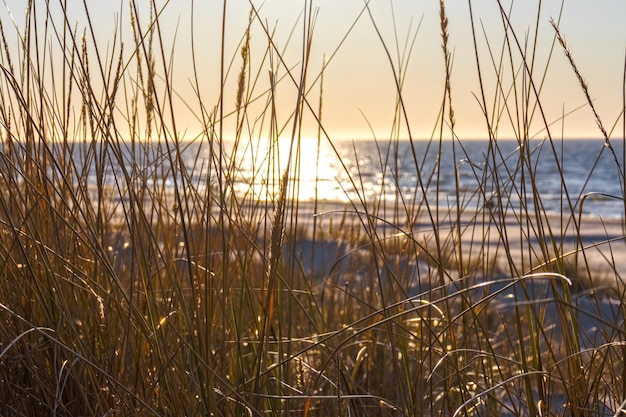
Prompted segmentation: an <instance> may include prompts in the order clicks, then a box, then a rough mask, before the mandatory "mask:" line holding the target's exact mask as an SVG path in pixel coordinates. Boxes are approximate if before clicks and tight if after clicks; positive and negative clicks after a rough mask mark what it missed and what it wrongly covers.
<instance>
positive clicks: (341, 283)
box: [0, 0, 626, 416]
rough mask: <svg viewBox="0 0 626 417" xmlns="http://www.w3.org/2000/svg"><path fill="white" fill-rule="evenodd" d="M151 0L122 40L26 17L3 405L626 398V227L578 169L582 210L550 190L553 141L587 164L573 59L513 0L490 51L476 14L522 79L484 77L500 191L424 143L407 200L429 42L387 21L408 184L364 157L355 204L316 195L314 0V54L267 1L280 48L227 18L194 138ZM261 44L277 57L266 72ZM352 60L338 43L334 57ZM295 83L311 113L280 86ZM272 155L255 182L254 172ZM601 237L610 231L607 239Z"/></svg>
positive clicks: (389, 151) (353, 181)
mask: <svg viewBox="0 0 626 417" xmlns="http://www.w3.org/2000/svg"><path fill="white" fill-rule="evenodd" d="M137 3H138V2H137ZM137 3H136V2H135V0H132V1H130V8H129V10H128V11H126V12H129V13H130V15H131V16H132V18H131V24H132V40H131V41H130V42H129V41H128V40H126V43H122V42H121V40H120V39H119V38H118V36H117V34H118V32H117V31H116V32H115V33H114V34H113V39H112V40H110V43H109V45H108V48H107V49H106V50H105V49H98V48H97V47H96V46H95V45H102V43H101V40H100V39H98V38H97V36H100V35H99V34H98V35H96V33H95V32H94V31H93V27H92V26H90V25H89V24H88V25H87V26H86V27H85V28H76V27H75V25H74V22H72V21H71V20H70V18H69V17H68V16H67V14H63V13H61V14H60V15H59V14H55V15H52V14H49V15H47V14H44V15H43V16H46V15H47V16H48V17H47V18H45V17H42V15H41V14H40V13H39V11H38V10H36V7H44V6H42V5H41V4H40V3H38V2H29V5H28V7H27V8H26V15H25V17H24V19H25V20H24V21H25V22H26V24H25V25H23V26H20V25H17V24H16V25H15V26H14V27H12V26H10V25H8V24H7V23H6V22H1V23H2V31H1V32H0V36H1V37H2V43H3V47H2V52H1V53H0V57H1V58H0V64H1V70H2V75H1V77H0V96H1V97H2V102H1V105H0V125H1V129H0V131H1V132H2V140H3V145H2V152H1V154H0V158H1V159H0V276H1V279H0V414H1V415H10V416H39V415H52V416H78V415H89V416H113V415H123V416H126V415H129V416H131V415H132V416H135V415H137V416H148V415H150V416H152V415H155V416H157V415H158V416H178V415H180V416H183V415H204V416H209V415H213V416H241V415H246V416H265V415H272V416H278V415H301V416H313V415H320V416H326V415H328V416H338V415H340V416H352V415H380V416H422V415H446V416H478V415H480V416H494V415H500V416H505V415H511V416H547V415H559V416H561V415H562V416H570V415H571V416H589V415H597V416H604V415H620V413H623V411H622V410H623V407H624V403H625V402H626V367H625V366H624V356H625V353H626V334H625V333H626V330H625V328H624V322H623V313H624V310H625V308H626V304H624V301H623V300H624V291H625V290H626V286H624V283H623V280H622V275H621V274H622V273H623V271H622V270H620V262H621V260H623V259H624V258H623V256H624V255H625V254H626V250H625V248H624V240H623V233H624V232H623V221H622V220H619V219H605V220H603V219H598V218H589V217H586V216H584V215H583V214H582V210H580V206H581V204H582V203H581V202H583V201H585V199H586V198H588V196H587V195H572V194H570V192H569V191H568V188H567V183H566V181H565V177H564V175H563V173H562V170H560V169H559V171H560V172H561V176H560V181H561V183H562V188H561V189H562V196H561V198H562V210H561V212H560V213H558V214H554V213H549V212H547V211H546V210H545V209H544V206H543V204H542V195H541V194H540V193H539V192H538V191H537V183H538V179H537V177H536V175H537V173H536V171H535V169H536V165H535V162H536V160H537V158H538V154H539V153H540V152H543V153H544V155H545V154H548V155H550V157H551V158H553V160H554V164H555V165H557V166H559V164H561V163H562V160H561V154H560V153H559V149H560V146H561V142H560V140H559V138H557V137H553V135H552V134H551V131H552V130H551V125H550V123H549V122H548V121H547V120H546V118H545V116H544V112H543V108H542V104H541V100H540V94H539V92H540V90H541V88H542V82H543V79H544V78H545V73H546V72H547V71H548V66H549V61H550V60H548V64H547V65H546V67H545V68H543V69H540V68H538V67H533V66H532V62H533V61H532V57H533V51H532V50H530V51H529V50H528V49H527V47H526V46H522V44H521V42H522V39H521V38H520V37H521V36H522V34H518V33H516V32H514V31H513V29H512V28H511V26H509V25H508V23H507V19H508V14H507V13H508V12H507V10H504V9H502V24H503V26H504V28H505V29H504V32H505V34H506V35H505V38H504V39H493V40H491V39H488V43H489V45H490V46H491V47H493V48H492V49H490V51H491V53H490V54H489V57H490V61H489V62H485V61H482V60H479V58H478V57H479V54H478V50H479V49H480V48H482V46H481V45H483V43H482V41H484V40H482V38H481V39H479V35H478V34H477V33H478V32H479V28H478V27H477V25H478V22H476V21H474V20H472V21H471V24H472V28H473V29H474V33H475V35H474V36H475V48H476V51H477V54H476V68H475V69H476V70H478V74H480V75H481V76H484V80H485V82H487V80H488V79H493V75H494V74H495V79H496V82H495V84H494V85H489V86H487V85H483V84H482V82H483V78H481V90H480V91H479V92H478V93H477V98H478V101H479V104H478V105H479V106H480V107H481V109H482V110H483V113H484V118H485V132H484V134H485V139H488V140H489V148H488V151H487V153H486V154H485V155H484V160H482V161H475V162H480V165H479V164H478V163H473V161H469V163H467V164H466V165H465V168H469V170H470V171H471V174H472V176H473V177H474V178H475V180H476V182H477V183H478V184H479V187H478V188H477V189H476V190H474V191H473V192H474V193H475V195H474V196H473V197H474V198H472V199H466V193H467V191H466V190H464V189H463V188H462V185H461V183H460V181H459V180H458V178H459V175H458V171H457V172H455V173H454V174H455V177H456V178H457V182H456V196H457V199H456V201H455V202H453V204H448V203H449V202H447V201H446V202H444V201H439V198H438V197H437V194H435V197H430V196H431V195H432V194H429V193H428V191H429V190H437V189H438V188H439V185H440V184H441V183H442V181H443V180H442V177H441V176H442V175H443V172H442V170H441V169H439V168H440V167H439V166H437V164H435V165H434V167H433V168H432V169H429V170H424V167H425V166H427V164H425V161H424V158H425V156H424V155H421V154H418V153H415V150H414V149H415V147H413V146H412V147H411V149H413V152H414V153H413V155H412V158H413V162H414V165H415V174H416V179H415V180H416V189H417V192H416V193H415V196H413V197H407V196H404V195H402V194H400V193H398V194H397V198H395V199H391V200H390V199H388V198H386V194H385V192H384V189H385V187H392V188H393V187H397V185H398V184H397V183H393V181H394V180H393V179H394V178H395V177H394V174H395V173H397V169H398V168H397V164H398V155H397V154H394V150H395V149H397V147H396V145H397V143H398V142H399V141H409V142H410V143H411V144H412V143H413V141H417V138H414V137H413V136H412V134H411V120H410V118H409V116H408V113H407V110H406V108H405V107H404V101H403V82H404V80H405V79H406V77H409V76H410V74H408V71H407V66H406V62H407V61H408V58H409V54H410V53H411V52H410V48H406V49H405V51H406V55H400V56H398V57H394V55H393V52H391V50H390V49H388V48H387V46H388V45H387V44H386V43H385V42H384V41H383V38H382V37H381V43H382V45H383V46H385V50H386V51H387V56H383V57H382V59H389V63H390V67H391V68H392V70H391V71H390V72H391V73H390V77H391V78H393V79H394V81H395V85H396V87H397V107H396V109H395V110H396V117H395V119H394V120H395V121H394V125H393V126H391V129H390V132H391V134H390V135H389V137H385V138H379V137H376V138H375V139H376V141H377V146H378V155H377V156H378V160H379V166H377V167H376V169H379V170H380V172H381V173H384V174H385V178H390V180H389V181H391V182H392V183H391V184H382V185H381V186H380V187H381V188H380V193H379V194H376V193H374V197H372V194H371V193H367V192H365V188H366V187H368V186H369V185H367V184H364V182H363V177H362V176H361V175H360V174H359V172H358V171H357V172H353V171H350V170H349V169H348V168H347V167H346V166H345V165H344V166H343V169H344V171H345V172H344V173H343V174H345V176H346V178H347V180H346V181H345V182H344V183H342V184H341V186H342V187H343V188H344V189H345V190H346V195H349V196H350V198H349V199H347V200H346V201H344V202H333V201H327V200H325V199H324V198H323V197H324V196H321V195H317V188H316V193H315V197H314V198H312V199H311V200H308V201H301V200H300V199H299V198H298V197H299V189H298V187H299V186H300V183H299V182H298V180H297V179H298V176H299V175H300V173H301V171H302V170H303V169H304V162H303V160H304V159H305V158H312V157H316V155H308V154H306V155H304V154H303V151H302V150H303V141H304V138H302V137H301V134H300V132H301V130H302V126H303V124H304V123H305V120H306V121H310V120H311V119H313V120H315V122H316V123H317V125H318V126H319V129H318V138H317V144H318V145H319V144H321V143H324V144H328V145H329V146H330V147H331V148H332V149H334V146H335V144H336V142H335V141H334V140H333V134H332V132H329V131H327V130H326V129H325V128H324V119H323V110H324V106H323V102H322V98H323V91H324V90H323V87H324V84H323V81H324V69H322V70H321V71H319V72H318V73H313V72H312V71H313V70H311V68H312V67H314V66H313V65H312V64H311V63H310V46H311V43H312V42H314V24H315V13H316V12H315V9H314V8H313V5H312V3H311V2H305V6H303V7H304V9H303V15H302V20H301V21H300V22H298V25H299V26H298V29H297V30H299V31H301V33H302V41H301V42H302V45H301V52H302V55H301V61H299V64H298V65H292V63H290V62H287V61H286V58H285V57H284V56H283V53H282V52H281V51H282V50H283V49H282V48H283V46H284V45H277V44H276V43H275V40H274V38H273V35H272V33H273V32H272V29H271V28H270V27H268V26H266V23H265V22H264V21H263V20H262V19H261V18H260V17H259V15H258V10H257V9H256V8H255V7H254V6H251V8H250V15H249V18H250V26H252V25H256V26H260V27H261V28H263V32H264V33H265V34H266V39H265V40H264V42H265V46H264V48H265V50H260V51H259V50H254V48H255V46H254V45H256V47H258V45H259V43H258V42H256V43H252V42H251V37H250V29H248V30H247V31H245V32H244V33H238V34H235V35H236V36H241V42H240V44H239V46H238V48H237V50H235V51H229V50H227V49H226V46H225V42H224V38H225V36H226V29H223V30H222V39H221V41H222V44H221V51H220V74H219V75H216V82H217V83H219V85H220V86H222V87H221V89H222V90H221V93H220V94H219V99H218V101H217V103H213V102H207V101H206V99H205V98H203V96H202V94H200V91H202V88H201V77H202V76H204V75H202V72H201V70H202V69H201V68H199V67H197V66H196V63H195V61H194V62H193V63H190V65H192V66H193V68H194V74H196V78H195V79H193V80H192V84H194V83H195V85H194V86H193V89H194V91H196V92H197V96H195V97H191V98H189V97H187V98H186V99H185V100H184V103H185V105H187V106H189V108H190V109H191V111H193V113H194V114H195V115H196V117H197V121H198V122H200V124H201V126H202V128H201V130H200V132H199V133H198V134H197V135H195V136H193V137H192V138H189V137H188V136H186V137H183V135H182V134H181V133H180V131H181V130H180V129H181V126H179V125H177V123H176V121H177V117H178V116H177V115H178V108H177V105H180V100H179V97H177V86H176V85H173V84H172V83H173V81H172V80H173V77H172V74H171V73H170V71H171V59H173V58H172V57H171V55H170V49H169V48H170V46H168V45H167V44H166V43H164V35H163V32H164V31H165V30H166V29H165V28H163V27H161V21H160V17H159V16H160V14H159V13H160V10H158V9H157V8H156V7H157V6H156V3H155V2H152V3H151V4H152V6H151V7H153V9H152V10H151V11H150V13H149V17H148V18H147V19H146V16H144V15H142V14H141V13H140V12H139V9H140V8H139V5H138V4H137ZM469 4H470V10H471V2H470V3H469ZM498 4H499V2H498ZM537 7H540V6H537ZM368 12H370V10H369V8H368V7H367V3H365V6H364V9H363V16H365V17H363V18H364V19H367V16H368ZM369 19H370V20H369V21H370V23H371V24H373V25H374V27H375V26H376V20H375V18H374V16H372V15H371V14H369ZM470 19H473V17H472V16H471V15H470ZM52 22H54V24H51V23H52ZM553 25H554V28H555V33H554V36H545V38H544V39H543V40H544V41H547V42H551V43H553V44H554V45H557V46H555V48H554V50H553V52H552V53H554V54H555V56H554V57H552V58H551V59H556V54H557V53H560V52H561V51H560V49H559V47H558V45H559V44H560V45H561V46H562V47H563V48H564V49H565V51H567V56H566V57H567V59H569V61H570V62H571V66H572V71H573V72H574V73H575V75H576V76H577V77H578V78H579V80H580V83H581V86H582V94H583V96H584V97H587V98H588V99H589V97H590V96H589V92H588V88H589V87H588V86H587V85H586V83H585V82H584V78H583V76H582V75H581V74H580V72H579V70H578V68H577V67H576V64H575V61H574V57H575V51H569V50H568V49H567V46H566V43H565V40H564V37H565V36H566V35H565V34H561V33H560V32H559V30H558V22H555V23H553ZM440 27H441V33H442V65H443V66H442V67H443V68H444V71H445V84H444V85H442V91H443V92H444V94H443V98H442V101H441V103H436V104H435V105H439V106H440V108H441V110H440V116H439V118H438V120H437V121H436V128H435V129H434V130H433V135H432V137H431V138H429V139H428V141H429V147H431V148H432V149H441V147H442V146H443V144H444V143H446V142H449V141H451V142H452V143H453V145H454V148H453V149H454V152H455V160H459V161H461V160H467V159H468V158H469V156H468V154H467V153H466V152H465V148H464V143H463V141H462V139H460V138H459V137H457V132H456V130H455V126H456V125H455V110H456V111H457V112H460V111H461V109H455V107H454V90H453V88H452V85H453V83H452V82H451V80H453V72H452V65H453V60H452V55H451V51H450V47H449V43H448V40H449V32H451V31H454V26H453V25H452V24H451V23H450V22H449V21H448V18H447V16H446V8H445V3H444V2H443V1H441V2H440ZM533 30H534V32H533V33H532V35H533V36H535V37H538V32H539V29H538V27H535V28H534V29H533ZM119 33H121V31H120V32H119ZM107 35H110V34H107ZM398 36H400V35H398ZM42 38H46V39H48V38H49V39H50V40H51V41H50V42H53V44H54V47H51V46H49V45H48V43H47V42H44V43H43V44H42V43H41V39H42ZM11 39H17V42H12V41H11ZM496 46H497V47H496ZM48 48H53V49H54V50H55V51H56V50H57V49H58V48H60V50H61V51H62V55H61V56H59V55H57V54H52V53H51V52H50V51H48ZM129 51H130V52H129ZM497 51H499V52H497ZM48 52H50V53H48ZM252 53H256V54H260V55H261V56H263V57H264V58H263V59H262V60H261V61H260V62H261V64H259V66H258V67H254V66H253V65H252V63H251V62H252V61H251V59H250V56H251V54H252ZM255 62H256V63H258V62H259V61H255ZM331 64H332V58H331V55H329V59H327V60H326V61H325V62H324V63H323V68H327V65H331ZM268 73H269V75H267V74H268ZM519 73H523V74H524V76H518V74H519ZM486 74H490V75H491V77H486ZM263 77H265V78H267V80H265V81H263V80H262V79H263ZM511 78H512V81H511ZM507 80H508V81H507ZM227 85H235V89H234V91H235V93H234V94H233V96H232V97H229V96H227V92H228V91H230V90H227V88H226V86H227ZM285 90H287V91H288V93H285ZM294 91H295V93H294ZM488 91H490V92H491V93H488ZM318 92H319V94H317V93H318ZM292 93H293V94H295V97H296V99H295V100H294V104H293V106H292V107H291V108H290V109H289V114H287V115H285V113H286V112H285V111H284V109H280V111H279V109H278V105H277V103H278V102H279V101H280V97H281V94H292ZM489 94H491V95H492V97H489V96H488V95H489ZM177 103H178V104H177ZM232 103H234V105H233V104H232ZM259 103H264V104H263V105H262V106H260V110H259V106H258V104H259ZM588 107H589V109H591V111H593V112H594V115H595V117H596V120H597V122H598V125H599V126H600V132H599V134H600V135H601V139H599V148H598V151H597V152H598V158H599V155H600V154H601V153H602V152H612V153H613V155H615V158H614V163H615V170H616V173H617V174H618V175H617V177H616V181H622V183H623V178H624V174H623V173H624V172H625V171H624V170H625V169H626V168H625V167H624V166H623V163H622V162H620V161H623V158H621V159H620V158H619V157H618V155H616V154H615V152H616V151H615V150H614V148H613V146H612V144H613V143H614V140H615V139H613V138H611V137H610V136H609V134H608V133H607V131H606V129H604V128H603V127H602V126H603V125H602V122H601V120H600V117H599V116H598V115H597V113H596V111H595V109H594V105H593V101H592V100H591V99H589V102H588ZM531 121H532V123H533V124H536V123H538V124H539V125H541V126H542V130H543V132H544V134H543V136H542V137H541V139H536V138H534V137H531V136H530V134H529V132H528V129H527V127H528V126H529V125H530V124H531ZM504 123H510V125H511V126H512V127H513V128H514V131H515V132H516V135H515V138H513V139H514V140H516V141H517V147H516V150H515V152H514V153H513V154H506V155H505V154H503V150H502V145H501V142H500V141H501V139H500V138H499V137H498V135H497V132H498V130H499V128H500V127H499V125H500V124H504ZM520 126H525V127H522V128H519V129H518V127H520ZM619 140H620V141H624V138H621V139H619ZM261 143H263V144H266V145H267V146H264V145H263V146H262V145H260V144H261ZM285 143H286V144H287V146H285ZM317 149H319V146H318V148H317ZM355 149H356V148H355ZM355 153H356V150H355ZM356 157H357V155H355V159H357V158H356ZM317 158H318V159H317V165H315V166H316V168H315V169H316V171H317V172H321V170H323V169H324V167H323V166H320V161H319V152H318V154H317ZM250 160H252V161H253V163H252V167H246V169H247V170H248V171H249V172H251V173H252V174H251V175H252V176H251V178H248V179H247V180H248V181H249V182H250V184H255V186H254V187H252V186H251V187H250V188H249V189H241V186H240V184H241V183H242V179H241V178H240V175H241V172H242V169H243V165H244V163H249V161H250ZM505 161H507V163H506V164H505ZM511 161H513V163H511ZM306 167H307V169H308V167H310V165H306ZM511 167H512V168H511ZM368 168H371V167H368ZM457 169H460V167H459V166H457ZM591 174H592V173H591V172H589V173H588V175H589V176H591ZM316 175H317V173H316ZM396 181H397V178H396ZM610 198H618V199H623V195H621V196H612V197H610ZM621 217H622V219H623V215H622V216H621ZM588 233H593V234H594V235H595V236H597V235H600V236H603V235H604V236H606V238H605V239H602V240H601V241H600V242H595V243H593V244H589V243H588V241H587V240H586V239H585V236H586V234H588ZM615 236H617V237H615Z"/></svg>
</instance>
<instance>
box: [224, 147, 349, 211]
mask: <svg viewBox="0 0 626 417" xmlns="http://www.w3.org/2000/svg"><path fill="white" fill-rule="evenodd" d="M236 159H237V173H238V179H237V183H236V184H235V185H236V192H237V193H241V194H242V195H247V196H252V197H253V198H254V199H257V200H266V201H274V200H275V199H277V198H278V196H279V193H280V184H281V182H282V178H283V175H284V174H285V172H287V173H288V176H287V180H288V181H287V190H286V197H287V198H288V199H293V200H299V201H313V200H315V199H317V200H331V201H346V199H347V197H346V195H345V192H344V190H343V188H342V187H341V178H343V177H345V174H344V175H342V173H343V170H342V168H341V163H340V161H339V158H338V157H337V155H336V154H335V153H334V151H333V149H332V147H331V146H330V145H328V144H327V143H326V142H325V141H321V142H320V143H318V141H317V139H300V140H298V141H294V142H293V143H292V141H291V140H290V139H285V138H281V139H278V140H259V141H255V143H250V144H249V146H247V147H245V148H244V147H242V148H240V150H239V151H238V152H237V157H236Z"/></svg>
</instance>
